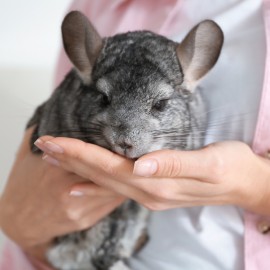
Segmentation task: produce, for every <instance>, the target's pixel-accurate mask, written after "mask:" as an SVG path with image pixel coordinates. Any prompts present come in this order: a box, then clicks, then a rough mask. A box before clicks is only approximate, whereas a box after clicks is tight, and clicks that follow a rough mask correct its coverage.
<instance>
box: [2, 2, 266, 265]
mask: <svg viewBox="0 0 270 270" xmlns="http://www.w3.org/2000/svg"><path fill="white" fill-rule="evenodd" d="M159 2H161V3H159V4H158V5H157V2H156V0H148V1H145V0H136V1H134V0H114V1H110V4H108V0H99V1H86V0H76V1H74V4H73V5H72V6H71V8H70V10H81V11H82V12H84V13H85V14H87V15H88V17H89V18H90V20H91V21H92V22H93V23H94V24H95V26H96V28H97V30H98V31H99V33H100V34H101V36H108V35H113V34H115V33H117V32H126V31H132V30H138V29H148V30H152V31H154V32H157V33H160V34H164V35H167V36H174V35H177V34H178V32H179V22H183V21H185V13H184V12H183V10H181V0H159ZM161 5H162V6H163V8H160V7H161ZM149 14H151V15H150V16H149ZM264 21H265V31H266V41H267V56H266V66H265V77H264V87H263V92H262V98H261V106H260V112H259V118H258V122H257V128H256V133H255V136H254V142H253V149H254V151H255V152H256V153H258V154H261V155H264V154H265V153H266V152H267V151H268V150H269V149H270V110H269V109H268V106H270V89H269V88H270V83H269V82H268V80H269V77H270V76H269V72H270V55H269V54H268V50H269V48H270V0H264ZM70 68H71V65H70V63H69V60H68V59H67V58H66V56H65V54H64V52H63V50H62V51H61V55H60V60H59V64H58V69H57V73H56V75H57V76H56V84H58V83H59V82H60V81H61V80H62V79H63V77H64V75H65V74H66V73H67V72H68V70H69V69H70ZM267 105H268V106H267ZM262 222H264V223H265V224H266V226H269V227H270V217H262V216H258V215H255V214H253V213H249V212H246V213H245V269H246V270H268V269H270V232H269V233H266V234H263V233H261V231H260V230H259V229H258V226H259V225H260V224H262ZM35 265H36V263H35ZM38 267H39V269H41V268H42V266H38ZM34 269H35V268H34V266H33V264H32V263H31V262H30V260H29V258H27V256H26V255H25V254H24V253H23V252H22V251H21V250H20V249H19V248H18V247H17V246H16V245H15V244H14V243H12V242H7V245H6V246H5V247H4V251H3V254H2V261H1V263H0V270H34ZM44 269H46V268H44Z"/></svg>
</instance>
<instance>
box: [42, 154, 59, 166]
mask: <svg viewBox="0 0 270 270" xmlns="http://www.w3.org/2000/svg"><path fill="white" fill-rule="evenodd" d="M42 159H43V160H45V161H46V162H48V163H50V164H51V165H55V166H59V161H58V160H57V159H55V158H53V157H51V156H49V155H44V156H43V157H42Z"/></svg>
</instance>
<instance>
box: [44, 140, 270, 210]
mask: <svg viewBox="0 0 270 270" xmlns="http://www.w3.org/2000/svg"><path fill="white" fill-rule="evenodd" d="M41 139H43V138H41ZM45 141H47V143H46V142H45ZM48 141H49V142H48ZM44 142H45V144H44V146H45V147H46V146H48V147H49V148H50V149H49V148H48V149H47V153H48V154H49V155H48V157H47V161H48V162H52V163H53V164H55V165H58V166H60V167H63V168H65V169H67V170H70V171H73V172H75V173H76V174H78V175H81V176H82V177H84V178H87V179H91V180H92V181H94V182H95V183H96V184H98V185H100V186H103V187H106V188H108V189H111V190H115V191H117V192H119V193H121V194H123V195H124V196H126V197H129V198H132V199H134V200H136V201H137V202H139V203H141V204H143V205H144V206H146V207H148V208H150V209H152V210H165V209H170V208H176V207H190V206H198V205H223V204H224V205H225V204H226V205H227V204H234V205H238V206H240V207H243V208H246V209H249V210H252V211H255V212H257V213H261V214H268V215H269V214H270V207H269V206H270V200H269V199H268V198H269V195H270V186H269V185H270V179H269V175H270V164H269V161H268V160H266V159H263V158H261V157H259V156H257V155H255V154H254V153H253V152H252V150H251V149H250V148H249V147H248V146H247V145H246V144H244V143H241V142H235V141H228V142H220V143H215V144H212V145H209V146H207V147H205V148H203V149H201V150H196V151H174V150H162V151H157V152H153V153H150V154H147V155H145V156H143V157H141V158H140V159H139V160H137V161H136V162H135V167H134V162H133V161H131V160H128V159H125V158H124V157H121V156H119V155H116V154H114V153H112V152H110V151H108V150H106V149H103V148H100V147H98V146H96V145H91V144H87V143H84V142H82V141H79V140H75V139H68V138H52V137H50V138H47V139H46V138H44ZM55 145H57V146H58V147H59V149H61V151H56V152H55V151H53V148H54V147H55ZM51 146H54V147H51ZM51 150H52V151H51ZM133 167H134V173H133Z"/></svg>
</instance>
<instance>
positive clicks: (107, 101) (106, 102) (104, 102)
mask: <svg viewBox="0 0 270 270" xmlns="http://www.w3.org/2000/svg"><path fill="white" fill-rule="evenodd" d="M101 95H102V96H101V105H102V106H104V107H106V106H108V105H110V103H111V101H110V99H109V97H108V96H107V95H105V94H103V93H101Z"/></svg>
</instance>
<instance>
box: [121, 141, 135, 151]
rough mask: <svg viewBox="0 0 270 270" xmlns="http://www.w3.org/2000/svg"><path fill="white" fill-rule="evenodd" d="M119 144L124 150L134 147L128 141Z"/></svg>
mask: <svg viewBox="0 0 270 270" xmlns="http://www.w3.org/2000/svg"><path fill="white" fill-rule="evenodd" d="M118 145H119V146H120V147H121V148H122V149H123V150H130V149H131V148H132V145H131V144H129V143H127V142H121V143H118Z"/></svg>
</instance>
